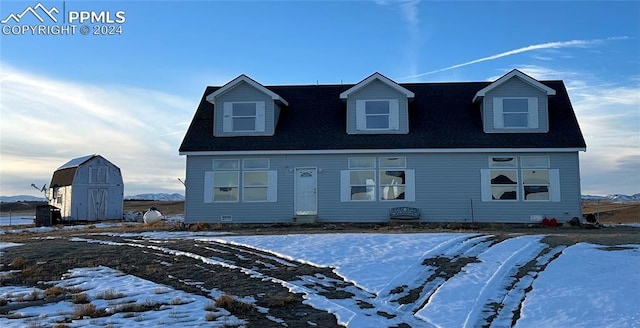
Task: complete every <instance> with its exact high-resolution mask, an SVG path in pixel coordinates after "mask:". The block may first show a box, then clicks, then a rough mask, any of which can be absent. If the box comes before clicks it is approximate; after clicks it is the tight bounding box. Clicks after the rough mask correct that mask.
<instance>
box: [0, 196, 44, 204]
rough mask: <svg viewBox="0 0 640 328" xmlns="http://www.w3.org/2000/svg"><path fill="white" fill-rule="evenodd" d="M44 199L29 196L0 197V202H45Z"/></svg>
mask: <svg viewBox="0 0 640 328" xmlns="http://www.w3.org/2000/svg"><path fill="white" fill-rule="evenodd" d="M46 201H47V199H46V198H44V197H36V196H31V195H17V196H0V202H3V203H14V202H46Z"/></svg>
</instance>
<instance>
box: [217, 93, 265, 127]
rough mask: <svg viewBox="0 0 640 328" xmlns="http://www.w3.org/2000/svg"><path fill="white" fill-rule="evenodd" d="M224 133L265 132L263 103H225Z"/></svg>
mask: <svg viewBox="0 0 640 328" xmlns="http://www.w3.org/2000/svg"><path fill="white" fill-rule="evenodd" d="M223 107H224V116H223V131H224V132H262V131H264V130H265V121H264V120H265V118H264V117H265V102H264V101H245V102H225V103H224V105H223Z"/></svg>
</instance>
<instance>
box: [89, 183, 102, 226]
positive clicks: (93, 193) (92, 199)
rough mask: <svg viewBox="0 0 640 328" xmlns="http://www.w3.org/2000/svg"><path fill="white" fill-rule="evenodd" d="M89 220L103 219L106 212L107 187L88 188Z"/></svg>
mask: <svg viewBox="0 0 640 328" xmlns="http://www.w3.org/2000/svg"><path fill="white" fill-rule="evenodd" d="M87 214H88V215H87V216H88V218H87V219H89V220H100V219H104V218H105V217H106V214H107V189H97V188H96V189H89V213H87Z"/></svg>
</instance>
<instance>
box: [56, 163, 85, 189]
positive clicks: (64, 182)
mask: <svg viewBox="0 0 640 328" xmlns="http://www.w3.org/2000/svg"><path fill="white" fill-rule="evenodd" d="M76 170H78V166H74V167H68V168H64V169H58V170H56V171H55V172H53V177H52V178H51V183H50V184H49V187H50V188H53V187H64V186H70V185H72V184H73V178H74V177H75V176H76Z"/></svg>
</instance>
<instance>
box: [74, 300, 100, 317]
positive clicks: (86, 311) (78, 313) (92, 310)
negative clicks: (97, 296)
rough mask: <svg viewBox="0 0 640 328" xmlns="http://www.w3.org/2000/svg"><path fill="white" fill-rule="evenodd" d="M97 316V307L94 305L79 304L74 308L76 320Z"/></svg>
mask: <svg viewBox="0 0 640 328" xmlns="http://www.w3.org/2000/svg"><path fill="white" fill-rule="evenodd" d="M92 316H96V306H95V305H93V304H92V303H87V304H78V305H76V306H75V307H74V308H73V317H74V318H84V317H92Z"/></svg>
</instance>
